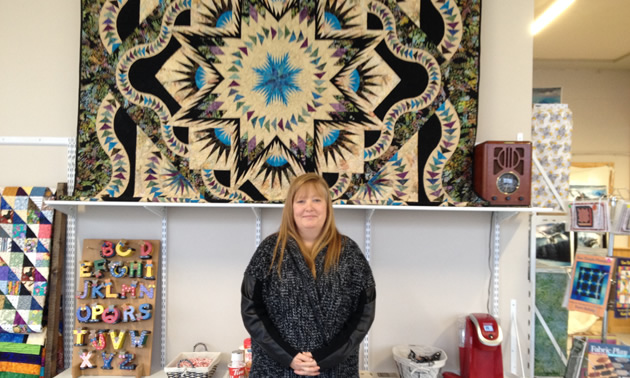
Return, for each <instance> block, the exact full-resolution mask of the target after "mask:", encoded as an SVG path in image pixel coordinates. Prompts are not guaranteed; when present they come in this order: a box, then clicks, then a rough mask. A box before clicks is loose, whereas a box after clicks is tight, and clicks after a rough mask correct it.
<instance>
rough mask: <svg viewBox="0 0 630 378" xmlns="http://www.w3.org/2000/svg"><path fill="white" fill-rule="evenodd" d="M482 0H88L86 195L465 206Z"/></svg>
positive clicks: (83, 137) (81, 134)
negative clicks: (314, 185)
mask: <svg viewBox="0 0 630 378" xmlns="http://www.w3.org/2000/svg"><path fill="white" fill-rule="evenodd" d="M480 8H481V1H480V0H456V1H441V0H437V1H420V0H411V1H400V2H381V1H365V0H281V1H270V0H244V1H241V0H239V1H236V0H198V1H190V0H171V1H153V2H142V1H139V0H130V1H125V2H121V1H117V0H82V1H81V12H82V34H81V35H82V41H81V62H80V77H81V81H80V99H79V120H78V130H77V133H78V134H77V135H78V137H77V164H76V166H77V172H76V187H75V195H74V197H73V198H74V199H81V200H103V201H112V200H115V201H164V202H261V203H265V202H268V203H274V202H282V201H283V199H284V197H285V191H286V189H287V187H288V183H289V181H290V180H291V179H292V178H293V177H295V176H296V175H299V174H301V173H303V172H312V171H314V172H318V173H320V174H321V175H322V176H323V177H324V178H325V179H326V181H327V182H328V184H329V187H330V192H331V194H332V195H333V197H334V200H335V202H336V203H343V204H378V205H465V204H471V203H475V202H477V203H478V202H479V201H480V200H479V199H478V198H477V196H476V195H475V194H474V192H473V191H472V188H471V186H472V185H471V182H472V178H471V175H472V168H471V156H472V148H473V146H474V142H475V141H474V139H475V133H476V127H477V99H478V84H479V83H478V79H479V51H480V45H479V40H480V38H479V35H480V34H479V33H480Z"/></svg>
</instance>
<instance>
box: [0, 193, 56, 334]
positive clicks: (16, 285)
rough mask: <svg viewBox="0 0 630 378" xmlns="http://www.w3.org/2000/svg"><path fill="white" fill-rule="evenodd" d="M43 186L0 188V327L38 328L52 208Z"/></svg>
mask: <svg viewBox="0 0 630 378" xmlns="http://www.w3.org/2000/svg"><path fill="white" fill-rule="evenodd" d="M52 197H53V192H52V191H51V190H50V189H48V188H43V187H6V188H0V328H1V331H2V332H11V333H29V332H42V329H43V328H42V320H43V313H44V306H45V302H46V292H47V288H48V273H49V270H50V247H51V238H52V224H53V214H54V210H53V209H52V208H50V207H48V206H46V205H45V204H44V201H45V200H47V199H52Z"/></svg>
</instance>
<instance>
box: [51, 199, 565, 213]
mask: <svg viewBox="0 0 630 378" xmlns="http://www.w3.org/2000/svg"><path fill="white" fill-rule="evenodd" d="M46 204H47V205H48V206H50V207H52V208H53V209H55V210H59V211H61V212H64V213H71V212H73V211H74V209H76V208H77V207H81V206H85V207H143V208H147V209H149V208H152V209H159V208H247V209H281V208H282V207H283V206H284V205H283V204H281V203H277V204H269V203H232V202H230V203H227V202H225V203H224V202H203V203H199V202H195V203H191V202H127V201H57V200H52V201H46ZM333 208H334V209H341V210H393V211H398V210H400V211H455V212H458V211H464V212H482V213H498V212H505V213H531V214H538V213H552V212H554V210H553V209H551V208H545V207H517V206H514V207H511V206H495V207H493V206H488V207H472V206H385V205H333Z"/></svg>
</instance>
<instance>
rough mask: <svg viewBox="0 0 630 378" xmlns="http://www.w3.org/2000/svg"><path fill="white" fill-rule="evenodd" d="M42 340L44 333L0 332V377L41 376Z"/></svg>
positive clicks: (43, 364)
mask: <svg viewBox="0 0 630 378" xmlns="http://www.w3.org/2000/svg"><path fill="white" fill-rule="evenodd" d="M44 342H45V334H44V333H39V334H10V333H0V377H1V378H4V377H11V378H35V377H43V376H44V366H45V352H44V347H43V345H44Z"/></svg>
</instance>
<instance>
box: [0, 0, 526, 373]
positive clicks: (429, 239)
mask: <svg viewBox="0 0 630 378" xmlns="http://www.w3.org/2000/svg"><path fill="white" fill-rule="evenodd" d="M482 7H483V8H482V28H481V46H482V47H481V82H480V94H479V96H480V97H479V118H478V121H479V122H478V123H479V128H478V135H477V141H478V142H481V141H485V140H490V139H496V140H499V139H515V138H516V135H517V134H518V133H523V135H524V137H525V139H529V135H530V115H531V82H532V76H531V75H532V38H531V37H530V36H529V35H528V34H527V29H528V24H529V23H530V22H531V20H532V19H533V0H523V1H505V0H484V1H483V4H482ZM16 15H28V17H23V16H20V17H17V16H16ZM79 17H80V9H79V2H78V1H72V2H71V1H62V2H48V1H31V2H23V1H12V0H0V36H1V37H0V51H2V54H3V57H2V59H0V75H2V76H0V136H7V135H16V136H24V135H32V136H64V137H70V136H74V134H75V130H76V117H77V108H78V105H77V101H78V97H77V93H78V64H79V31H80V22H79ZM36 30H37V32H36ZM42 31H43V32H42ZM17 51H20V53H17ZM4 54H7V55H4ZM42 156H45V158H42ZM65 163H66V162H65V152H62V153H55V154H53V153H50V154H49V151H48V150H45V149H42V148H35V147H29V148H18V147H6V146H0V164H2V166H1V167H2V168H1V170H2V173H3V174H2V176H1V177H0V186H6V185H49V186H55V184H56V183H57V182H59V181H65V177H66V175H65ZM337 216H338V218H339V226H340V229H341V230H342V231H343V232H345V233H347V234H348V235H350V236H351V237H353V238H354V239H355V240H357V242H358V243H359V244H360V245H364V235H363V221H364V217H365V213H364V211H362V210H342V211H338V212H337ZM278 219H279V211H278V210H265V211H263V233H264V234H265V235H267V234H269V233H270V232H272V231H273V230H275V228H276V227H277V224H278V223H277V222H278ZM372 222H373V230H372V232H373V234H372V240H373V248H372V256H373V257H372V264H373V269H374V273H375V276H376V280H377V285H378V286H377V290H378V299H377V308H378V310H377V311H378V312H377V317H376V320H375V324H374V327H373V330H372V334H371V337H370V345H371V355H370V362H371V365H370V367H371V369H372V370H374V371H392V370H394V364H393V360H392V358H391V348H392V346H394V345H395V344H406V343H416V344H428V345H436V346H439V347H441V348H443V349H445V350H446V352H447V355H448V356H449V359H448V362H447V367H446V369H445V370H457V369H458V362H457V361H458V358H457V353H456V351H457V337H456V329H455V325H456V319H457V317H459V316H461V315H464V314H466V313H470V312H487V307H486V303H487V300H488V294H487V293H488V284H489V268H488V249H489V234H490V226H489V223H490V214H489V213H461V212H457V213H451V212H449V213H437V212H433V211H423V212H420V211H395V210H383V211H377V212H376V213H375V214H374V216H373V218H372ZM168 224H169V229H168V249H169V255H168V313H167V319H168V332H167V337H168V341H167V361H170V359H172V358H174V357H175V355H177V354H178V353H179V352H181V351H187V350H190V349H191V348H192V346H193V345H194V344H195V343H196V342H198V341H203V342H206V343H207V344H208V345H209V346H210V347H211V349H213V350H219V351H222V352H228V351H230V350H232V349H233V348H234V347H236V346H237V345H238V344H239V343H240V342H241V341H242V338H243V337H244V336H245V333H244V329H243V327H242V325H241V322H240V316H239V308H238V302H239V298H238V290H239V286H240V280H241V276H242V271H243V270H244V268H245V265H246V263H247V261H248V258H249V256H250V255H251V253H252V252H253V248H254V215H253V213H252V211H251V210H248V209H229V211H228V210H218V211H217V210H209V209H188V210H184V209H170V210H169V223H168ZM78 232H79V234H78V240H82V239H84V238H114V239H115V238H128V239H131V238H151V239H159V238H160V233H161V228H160V223H159V219H158V218H157V217H155V216H154V215H152V214H151V213H149V212H147V211H146V210H144V209H140V208H138V209H131V210H129V209H125V210H124V211H123V210H121V209H119V208H111V209H103V208H94V207H92V208H88V209H86V210H85V211H84V212H82V213H81V214H80V215H79V225H78ZM501 235H502V239H501V246H502V249H503V250H504V253H503V255H502V257H501V269H502V271H501V297H500V303H501V308H500V316H501V322H502V326H503V329H504V331H505V332H506V338H507V339H509V334H510V333H509V330H510V321H509V317H510V316H509V315H510V300H512V299H515V300H516V301H517V303H518V312H519V316H518V319H519V322H518V326H519V334H520V340H521V343H522V346H521V349H522V350H523V351H524V353H527V350H528V344H527V343H528V337H527V335H528V332H529V325H528V324H527V323H528V320H529V318H530V314H529V313H528V307H529V302H528V301H529V298H528V291H529V282H528V271H529V270H528V242H529V239H528V217H527V215H522V214H521V215H517V216H515V217H513V218H510V219H508V220H506V221H504V222H503V228H502V234H501ZM184 293H186V294H187V295H186V296H184V295H183V294H184ZM192 294H194V295H192ZM189 296H192V297H193V298H192V299H189ZM156 327H157V328H159V326H158V325H156ZM505 349H508V348H507V347H506V348H505ZM505 349H504V353H506V354H507V352H506V350H505ZM154 355H155V356H157V357H158V358H159V351H157V350H156V351H155V352H154ZM523 359H524V360H525V361H528V360H529V358H528V356H527V355H525V356H524V357H523ZM505 361H506V362H505V363H506V367H509V360H508V359H507V358H506V359H505ZM526 370H527V371H529V366H526Z"/></svg>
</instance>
